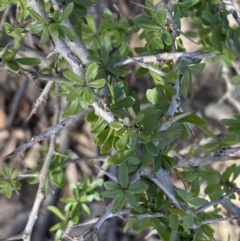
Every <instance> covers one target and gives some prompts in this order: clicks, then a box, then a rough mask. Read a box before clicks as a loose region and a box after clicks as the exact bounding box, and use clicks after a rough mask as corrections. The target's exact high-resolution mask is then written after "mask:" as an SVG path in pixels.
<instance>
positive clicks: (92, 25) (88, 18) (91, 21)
mask: <svg viewBox="0 0 240 241" xmlns="http://www.w3.org/2000/svg"><path fill="white" fill-rule="evenodd" d="M85 19H86V21H87V24H88V27H89V28H90V30H91V31H92V33H95V32H96V26H95V21H94V19H93V17H92V16H91V15H89V14H87V15H86V16H85Z"/></svg>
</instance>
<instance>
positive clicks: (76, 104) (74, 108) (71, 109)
mask: <svg viewBox="0 0 240 241" xmlns="http://www.w3.org/2000/svg"><path fill="white" fill-rule="evenodd" d="M82 109H83V108H82V106H81V105H80V101H79V99H76V100H74V101H73V102H71V104H70V105H69V106H68V108H67V110H66V111H65V112H64V114H63V115H64V116H71V115H73V114H75V113H77V112H80V111H81V110H82Z"/></svg>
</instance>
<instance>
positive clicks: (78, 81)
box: [63, 71, 84, 85]
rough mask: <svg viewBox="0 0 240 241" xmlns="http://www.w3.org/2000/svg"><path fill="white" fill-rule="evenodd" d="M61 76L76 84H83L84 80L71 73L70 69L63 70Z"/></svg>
mask: <svg viewBox="0 0 240 241" xmlns="http://www.w3.org/2000/svg"><path fill="white" fill-rule="evenodd" d="M63 76H64V77H65V78H66V79H68V80H70V81H72V82H74V83H76V84H79V85H83V84H84V80H83V79H82V78H81V77H79V76H78V75H77V74H75V73H73V72H72V71H64V72H63Z"/></svg>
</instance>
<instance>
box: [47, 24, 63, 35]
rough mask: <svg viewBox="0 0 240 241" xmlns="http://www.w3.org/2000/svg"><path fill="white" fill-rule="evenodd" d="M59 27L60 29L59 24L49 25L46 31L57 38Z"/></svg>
mask: <svg viewBox="0 0 240 241" xmlns="http://www.w3.org/2000/svg"><path fill="white" fill-rule="evenodd" d="M59 27H60V24H59V23H51V24H49V25H48V30H49V32H50V34H51V35H53V36H54V37H58V30H59Z"/></svg>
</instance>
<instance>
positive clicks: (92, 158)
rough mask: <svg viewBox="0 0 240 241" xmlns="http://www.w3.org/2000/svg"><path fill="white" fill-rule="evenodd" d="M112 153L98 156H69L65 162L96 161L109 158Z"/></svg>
mask: <svg viewBox="0 0 240 241" xmlns="http://www.w3.org/2000/svg"><path fill="white" fill-rule="evenodd" d="M109 157H110V155H105V156H104V155H103V156H96V157H81V158H75V159H72V158H69V159H68V160H67V161H65V163H79V162H87V161H94V162H100V161H104V160H106V159H108V158H109Z"/></svg>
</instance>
